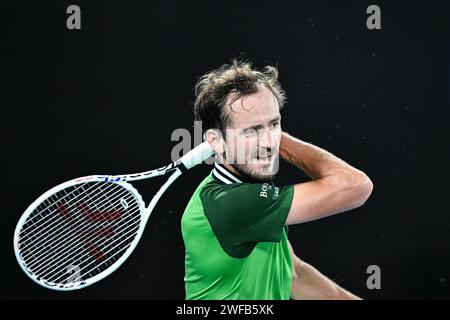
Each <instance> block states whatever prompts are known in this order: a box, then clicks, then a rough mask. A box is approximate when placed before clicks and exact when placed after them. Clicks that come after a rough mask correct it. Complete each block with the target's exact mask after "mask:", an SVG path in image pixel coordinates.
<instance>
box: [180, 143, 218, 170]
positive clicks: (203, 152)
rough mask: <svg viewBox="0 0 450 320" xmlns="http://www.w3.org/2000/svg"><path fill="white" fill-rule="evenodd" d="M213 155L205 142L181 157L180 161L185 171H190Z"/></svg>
mask: <svg viewBox="0 0 450 320" xmlns="http://www.w3.org/2000/svg"><path fill="white" fill-rule="evenodd" d="M213 154H214V151H213V150H212V149H211V147H210V146H209V143H208V141H205V142H203V143H201V144H199V145H198V146H196V147H195V148H194V149H192V150H191V151H189V152H188V153H186V154H185V155H184V156H182V157H181V159H180V160H181V162H182V163H183V164H184V166H185V167H186V168H187V169H190V168H192V167H195V166H196V165H198V164H199V163H201V162H202V161H204V160H206V159H208V158H209V157H211V156H212V155H213Z"/></svg>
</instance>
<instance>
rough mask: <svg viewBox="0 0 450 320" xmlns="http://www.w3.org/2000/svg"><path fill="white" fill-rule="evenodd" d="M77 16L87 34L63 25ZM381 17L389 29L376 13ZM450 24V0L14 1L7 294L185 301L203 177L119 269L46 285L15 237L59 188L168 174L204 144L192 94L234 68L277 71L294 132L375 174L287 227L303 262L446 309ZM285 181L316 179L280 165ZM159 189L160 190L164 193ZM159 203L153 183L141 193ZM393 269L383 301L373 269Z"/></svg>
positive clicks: (7, 130) (155, 220) (7, 60)
mask: <svg viewBox="0 0 450 320" xmlns="http://www.w3.org/2000/svg"><path fill="white" fill-rule="evenodd" d="M70 4H77V5H79V6H80V8H81V19H82V22H81V23H82V29H81V30H68V29H67V28H66V19H67V17H68V15H67V14H66V8H67V6H68V5H70ZM370 4H377V5H379V6H380V8H381V23H382V29H381V30H368V29H367V28H366V19H367V17H368V14H366V8H367V7H368V6H369V5H370ZM448 12H449V6H448V5H447V4H445V3H444V1H442V2H439V1H435V2H432V1H431V2H430V1H422V2H411V1H395V3H394V1H377V2H372V1H302V2H300V1H290V2H284V1H273V2H263V1H226V2H225V1H142V0H141V1H79V0H76V1H18V2H17V3H16V4H15V6H14V7H12V6H6V5H5V6H4V7H3V9H2V12H1V15H2V19H1V28H2V30H3V31H6V33H5V35H4V36H3V39H2V52H3V53H2V55H3V58H2V62H1V63H2V70H4V72H3V78H4V82H3V85H2V89H3V90H2V96H3V99H2V103H1V106H2V126H1V137H2V146H3V154H2V162H3V181H4V183H3V184H2V186H1V188H2V190H1V200H2V208H3V209H2V218H3V221H2V224H1V239H0V245H1V247H0V249H1V264H0V268H1V274H2V284H1V286H0V297H1V298H8V299H30V298H34V299H36V298H37V299H49V298H51V299H55V298H57V299H66V298H68V299H72V298H77V299H79V298H87V299H94V298H95V299H116V298H117V299H183V298H184V283H183V276H184V247H183V242H182V238H181V231H180V218H181V214H182V212H183V209H184V207H185V205H186V203H187V201H188V200H189V197H190V195H191V193H192V192H193V190H194V189H195V187H196V185H197V184H198V183H199V182H200V181H201V180H202V179H203V177H204V176H205V175H206V174H207V173H208V172H209V170H210V168H209V167H208V166H205V165H204V166H201V167H197V168H195V169H194V170H191V171H190V172H187V173H186V174H185V175H183V177H181V178H180V180H178V181H177V182H176V183H175V184H174V185H173V186H172V187H171V188H170V191H169V192H167V193H166V194H165V195H164V196H163V198H162V199H161V200H160V202H159V203H158V205H157V207H156V208H155V210H154V212H153V214H152V216H151V218H150V220H149V222H148V224H147V228H146V232H145V233H144V235H143V237H142V239H141V242H140V243H139V245H138V247H137V248H136V250H135V251H134V252H133V254H132V255H131V256H130V258H129V259H128V260H127V261H126V262H125V263H124V265H122V266H121V267H120V268H119V269H118V270H117V271H116V272H115V273H114V274H112V275H111V276H109V277H107V278H106V279H104V280H103V281H101V282H99V283H97V284H95V285H93V286H91V287H89V288H86V289H84V290H82V291H77V292H70V293H60V292H54V291H49V290H47V289H44V288H41V287H39V286H38V285H36V284H34V283H33V282H32V281H30V280H29V279H28V278H27V276H26V275H25V274H24V273H23V272H22V271H21V269H20V268H19V266H18V264H17V263H16V261H15V258H14V251H13V247H12V238H13V232H14V228H15V225H16V223H17V221H18V219H19V217H20V215H21V214H22V212H23V211H24V210H25V209H26V208H27V206H28V205H29V204H30V203H31V202H32V201H33V200H34V199H35V198H37V197H38V196H39V195H40V194H42V193H43V192H45V191H46V190H47V189H49V188H50V187H52V186H54V185H56V184H59V183H61V182H63V181H65V180H68V179H71V178H74V177H78V176H84V175H89V174H94V173H98V174H103V173H108V174H121V173H128V172H138V171H144V170H149V169H152V168H155V167H158V166H161V165H164V164H166V163H169V162H170V160H171V159H170V152H171V149H172V147H173V146H175V145H176V144H177V142H175V141H171V139H170V137H171V133H172V132H173V130H174V129H176V128H187V129H188V130H190V131H191V132H193V116H192V102H193V99H194V95H193V86H194V84H195V82H196V80H197V78H198V77H199V76H200V75H202V74H203V73H204V72H206V71H208V70H211V69H213V68H216V67H218V66H220V65H221V64H223V63H225V62H227V61H229V59H230V58H233V57H241V58H248V59H250V60H251V61H253V62H254V64H255V66H257V67H263V66H265V65H267V64H274V65H277V66H278V67H279V70H280V81H281V83H282V85H283V87H284V88H285V89H286V91H287V93H288V104H287V106H286V108H285V109H284V110H283V112H282V116H283V128H284V130H287V131H288V132H290V133H291V134H293V135H295V136H297V137H299V138H301V139H303V140H305V141H309V142H312V143H314V144H316V145H318V146H320V147H323V148H325V149H327V150H329V151H331V152H333V153H335V154H336V155H337V156H339V157H341V158H343V159H344V160H346V161H347V162H349V163H350V164H352V165H354V166H356V167H358V168H360V169H362V170H363V171H365V172H366V173H367V174H368V175H369V176H370V177H371V178H372V180H373V182H374V185H375V189H374V192H373V194H372V196H371V198H370V199H369V201H368V202H367V203H366V204H365V205H364V206H363V207H361V208H358V209H356V210H354V211H352V212H349V213H345V214H340V215H337V216H333V217H330V218H326V219H323V220H319V221H316V222H311V223H307V224H303V225H298V226H293V227H291V228H290V231H289V238H290V241H291V243H292V245H293V246H294V249H295V251H296V253H297V254H298V255H299V256H300V257H301V258H302V259H304V260H305V261H307V262H309V263H311V264H313V265H314V266H315V267H316V268H318V269H319V270H320V271H321V272H323V273H324V274H326V275H327V276H329V277H330V278H332V279H333V280H335V281H336V282H337V283H339V284H340V285H342V286H343V287H345V288H347V289H349V290H351V291H352V292H354V293H355V294H358V295H360V296H362V297H363V298H367V299H407V298H409V299H431V298H438V299H443V298H450V241H449V240H450V237H449V231H450V216H449V209H448V191H449V183H448V177H449V169H448V161H449V147H450V145H449V139H448V124H449V109H448V91H449V85H448V75H449V64H448V57H449V54H448V52H449V51H448V49H449V37H448V35H449V33H448V31H449V30H448V21H449V19H448ZM278 180H279V183H280V184H288V183H295V182H299V181H305V180H306V179H305V176H304V175H303V174H302V173H300V172H299V171H298V170H297V169H295V168H294V167H292V166H290V165H288V164H286V163H282V166H281V171H280V176H279V179H278ZM162 181H163V179H161V180H160V181H159V182H162ZM137 187H138V189H139V190H140V191H141V193H142V194H143V196H144V198H145V199H146V200H147V201H148V200H149V199H150V198H151V196H152V192H154V191H155V187H154V186H153V184H152V183H151V182H143V183H141V184H139V185H137ZM373 264H375V265H378V266H380V268H381V286H382V288H381V289H380V290H368V289H367V287H366V279H367V277H368V274H367V273H366V269H367V267H368V266H369V265H373Z"/></svg>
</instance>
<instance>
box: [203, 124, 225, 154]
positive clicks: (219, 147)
mask: <svg viewBox="0 0 450 320" xmlns="http://www.w3.org/2000/svg"><path fill="white" fill-rule="evenodd" d="M204 136H205V139H206V141H208V143H209V145H210V146H211V148H212V149H213V150H214V152H215V153H216V154H223V153H224V151H225V141H224V139H223V137H222V133H221V132H220V130H218V129H208V130H206V132H205V135H204Z"/></svg>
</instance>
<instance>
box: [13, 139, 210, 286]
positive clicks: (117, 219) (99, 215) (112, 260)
mask: <svg viewBox="0 0 450 320" xmlns="http://www.w3.org/2000/svg"><path fill="white" fill-rule="evenodd" d="M212 154H213V152H212V149H211V148H210V147H209V145H208V143H207V142H204V143H202V144H200V145H199V146H197V147H196V148H195V149H193V150H191V151H190V152H188V153H187V154H186V155H184V156H183V157H182V158H181V159H180V160H178V161H176V162H174V163H171V164H169V165H167V166H165V167H162V168H159V169H156V170H151V171H146V172H142V173H136V174H128V175H117V176H100V175H99V176H97V175H92V176H87V177H82V178H77V179H74V180H70V181H67V182H65V183H62V184H60V185H58V186H56V187H54V188H52V189H50V190H49V191H47V192H45V193H44V194H43V195H42V196H40V197H39V198H38V199H36V201H34V202H33V203H32V204H31V205H30V206H29V207H28V208H27V210H26V211H25V212H24V213H23V215H22V217H21V218H20V220H19V222H18V224H17V226H16V230H15V233H14V251H15V254H16V258H17V261H18V262H19V265H20V266H21V268H22V269H23V271H24V272H25V273H26V274H27V275H28V276H29V277H30V278H31V279H32V280H34V281H35V282H37V283H38V284H40V285H42V286H44V287H46V288H49V289H54V290H74V289H81V288H84V287H86V286H89V285H91V284H93V283H95V282H97V281H99V280H101V279H103V278H105V277H106V276H108V275H110V274H111V273H112V272H114V271H115V270H116V269H117V268H118V267H119V266H120V265H121V264H122V263H123V262H124V261H125V260H126V259H127V258H128V256H129V255H130V254H131V252H132V251H133V250H134V248H135V247H136V245H137V243H138V242H139V239H140V238H141V236H142V233H143V231H144V228H145V225H146V223H147V221H148V219H149V217H150V214H151V212H152V210H153V208H154V207H155V205H156V203H157V202H158V200H159V198H161V196H162V195H163V193H164V192H165V191H166V189H167V188H168V187H169V186H170V185H171V184H172V183H173V182H174V181H175V180H176V179H177V178H178V177H179V176H180V175H181V174H182V172H183V171H185V170H188V169H190V168H192V167H194V166H196V165H197V164H199V163H201V162H202V161H204V160H206V159H208V158H209V157H210V156H211V155H212ZM169 173H172V174H171V175H170V177H169V179H168V180H167V181H166V182H165V183H164V184H163V185H162V187H161V188H160V189H159V191H158V192H157V193H156V194H155V196H154V197H153V199H152V200H151V202H150V204H149V205H148V207H145V203H144V201H143V200H142V197H141V195H140V194H139V193H138V191H137V190H136V189H135V188H134V187H133V186H132V185H131V184H129V183H128V182H131V181H137V180H143V179H149V178H153V177H157V176H161V175H166V174H169Z"/></svg>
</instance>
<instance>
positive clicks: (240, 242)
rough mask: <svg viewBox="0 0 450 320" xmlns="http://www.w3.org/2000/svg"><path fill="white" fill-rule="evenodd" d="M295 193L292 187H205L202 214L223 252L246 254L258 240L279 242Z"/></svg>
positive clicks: (242, 185) (237, 254)
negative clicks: (203, 213)
mask: <svg viewBox="0 0 450 320" xmlns="http://www.w3.org/2000/svg"><path fill="white" fill-rule="evenodd" d="M293 195H294V188H293V186H284V187H277V186H275V185H274V184H273V183H240V184H230V185H225V186H224V185H221V186H215V187H212V188H205V190H204V192H203V194H202V203H203V207H204V212H205V215H206V217H207V219H208V221H209V223H210V225H211V227H212V229H213V232H214V233H215V235H216V237H217V239H218V240H219V242H220V244H221V245H222V247H223V248H224V249H225V251H227V252H229V253H232V255H233V256H242V255H245V253H246V252H248V251H249V250H250V249H253V248H254V246H255V245H256V244H257V243H258V242H279V241H280V240H281V235H282V233H283V229H284V226H285V222H286V219H287V215H288V213H289V209H290V207H291V203H292V198H293Z"/></svg>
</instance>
